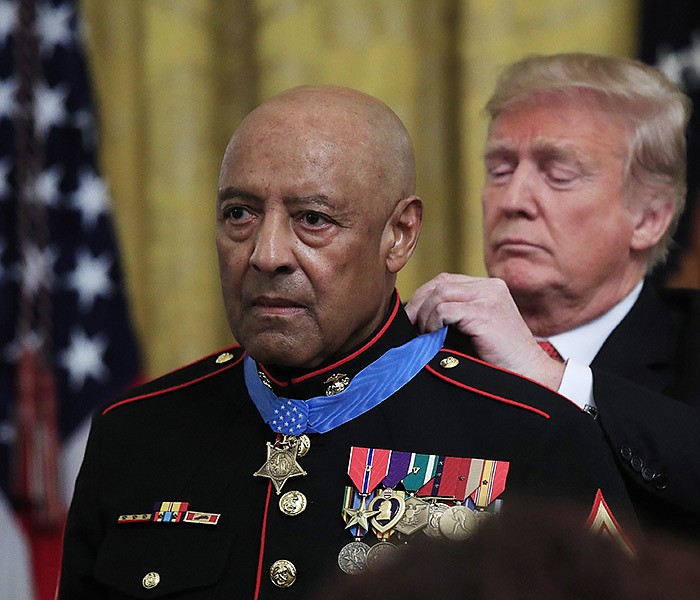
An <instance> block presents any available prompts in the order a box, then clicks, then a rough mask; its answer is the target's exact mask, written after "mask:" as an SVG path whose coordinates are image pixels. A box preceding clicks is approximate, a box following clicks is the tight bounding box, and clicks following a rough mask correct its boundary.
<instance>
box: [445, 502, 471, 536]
mask: <svg viewBox="0 0 700 600" xmlns="http://www.w3.org/2000/svg"><path fill="white" fill-rule="evenodd" d="M438 526H439V528H440V533H442V535H444V536H445V537H446V538H448V539H450V540H466V539H467V538H469V537H471V535H472V534H473V533H474V531H475V530H476V527H477V517H476V515H475V514H474V512H472V511H471V510H470V509H468V508H467V507H466V506H461V505H459V504H458V505H456V506H451V507H450V508H448V509H447V510H446V511H445V512H444V513H442V515H441V516H440V522H439V525H438Z"/></svg>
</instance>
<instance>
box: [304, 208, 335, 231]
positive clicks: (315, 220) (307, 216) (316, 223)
mask: <svg viewBox="0 0 700 600" xmlns="http://www.w3.org/2000/svg"><path fill="white" fill-rule="evenodd" d="M301 221H302V222H303V223H304V225H309V226H311V227H321V226H323V225H326V224H328V223H329V222H330V220H329V219H328V217H325V216H323V215H322V214H319V213H317V212H314V211H311V210H308V211H306V212H303V213H302V214H301Z"/></svg>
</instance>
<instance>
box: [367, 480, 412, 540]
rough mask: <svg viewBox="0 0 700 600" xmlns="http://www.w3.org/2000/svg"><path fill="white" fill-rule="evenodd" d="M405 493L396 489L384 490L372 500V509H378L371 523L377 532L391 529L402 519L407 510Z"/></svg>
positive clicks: (380, 532) (385, 531) (370, 506)
mask: <svg viewBox="0 0 700 600" xmlns="http://www.w3.org/2000/svg"><path fill="white" fill-rule="evenodd" d="M404 496H405V494H404V493H403V492H397V491H394V490H390V489H387V490H384V491H383V492H382V493H380V494H378V495H377V496H375V498H374V500H372V502H370V505H369V508H370V510H371V511H376V514H375V515H374V516H373V517H372V519H371V521H370V523H371V524H372V529H374V531H375V532H376V533H377V534H383V533H387V532H389V531H391V530H392V529H393V528H394V527H396V524H397V523H398V522H399V521H400V520H401V518H402V517H403V515H404V512H405V510H406V502H405V501H404Z"/></svg>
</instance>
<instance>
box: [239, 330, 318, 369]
mask: <svg viewBox="0 0 700 600" xmlns="http://www.w3.org/2000/svg"><path fill="white" fill-rule="evenodd" d="M240 344H241V345H242V346H243V347H244V348H245V350H246V352H247V353H248V354H249V355H250V356H251V357H252V358H253V359H255V360H256V361H258V362H261V363H263V364H265V365H274V366H277V367H285V368H313V366H314V364H313V362H314V360H313V358H314V357H313V356H311V355H312V354H313V353H312V352H310V350H311V349H312V348H311V345H310V343H309V341H308V340H304V339H303V338H299V339H296V338H295V337H294V336H293V335H291V334H289V333H288V332H285V333H283V332H265V333H260V334H257V335H255V336H252V337H250V338H247V339H246V337H245V336H244V337H243V339H242V340H240Z"/></svg>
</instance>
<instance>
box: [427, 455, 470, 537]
mask: <svg viewBox="0 0 700 600" xmlns="http://www.w3.org/2000/svg"><path fill="white" fill-rule="evenodd" d="M441 458H442V457H441ZM471 463H472V460H471V459H469V458H459V457H456V456H445V457H444V458H442V460H441V465H442V466H441V471H440V480H439V482H438V483H437V490H436V492H437V493H436V495H437V496H440V497H442V498H453V499H454V501H455V504H454V505H453V506H450V507H449V508H448V509H447V510H445V511H444V512H443V513H442V514H441V515H440V519H439V522H438V527H439V529H440V533H441V534H442V535H443V536H445V537H446V538H449V539H451V540H461V539H466V538H468V537H470V536H471V535H472V533H473V532H474V530H475V528H476V516H475V515H474V512H473V511H472V510H471V509H470V507H469V506H465V500H466V499H467V496H468V491H473V489H474V488H475V487H476V486H477V485H478V483H479V479H478V475H477V476H475V473H476V471H477V470H478V474H480V473H481V469H473V471H474V472H472V465H471ZM470 475H471V477H470ZM435 479H436V480H437V476H436V478H435ZM470 486H471V487H470Z"/></svg>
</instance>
